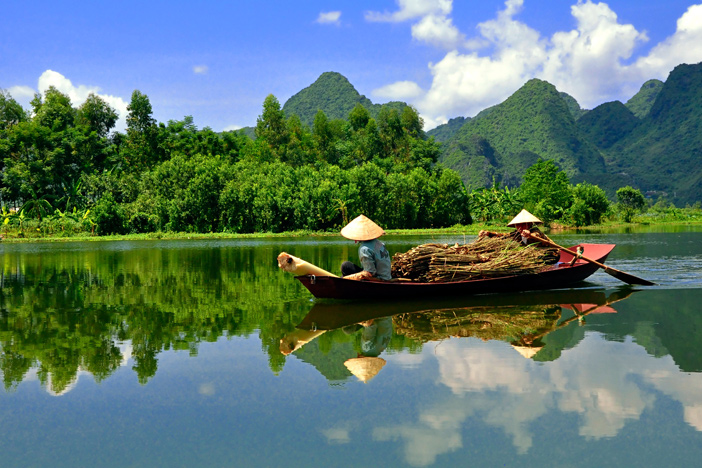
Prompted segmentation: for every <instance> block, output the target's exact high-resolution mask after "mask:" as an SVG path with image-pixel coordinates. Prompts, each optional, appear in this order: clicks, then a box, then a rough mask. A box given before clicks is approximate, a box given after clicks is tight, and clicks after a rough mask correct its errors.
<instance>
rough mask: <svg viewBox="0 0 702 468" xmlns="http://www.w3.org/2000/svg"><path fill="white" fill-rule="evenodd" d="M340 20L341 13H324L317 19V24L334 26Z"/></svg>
mask: <svg viewBox="0 0 702 468" xmlns="http://www.w3.org/2000/svg"><path fill="white" fill-rule="evenodd" d="M340 19H341V12H340V11H326V12H324V11H323V12H321V13H320V14H319V16H318V17H317V21H316V22H317V23H319V24H335V25H337V26H338V25H339V24H341V23H340V21H339V20H340Z"/></svg>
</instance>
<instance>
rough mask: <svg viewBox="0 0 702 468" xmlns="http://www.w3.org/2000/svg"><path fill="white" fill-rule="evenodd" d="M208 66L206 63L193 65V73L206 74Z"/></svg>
mask: <svg viewBox="0 0 702 468" xmlns="http://www.w3.org/2000/svg"><path fill="white" fill-rule="evenodd" d="M209 70H210V68H209V67H208V66H207V65H195V66H194V67H193V73H195V74H196V75H207V72H208V71H209Z"/></svg>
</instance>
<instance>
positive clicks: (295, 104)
mask: <svg viewBox="0 0 702 468" xmlns="http://www.w3.org/2000/svg"><path fill="white" fill-rule="evenodd" d="M357 104H360V105H362V106H363V107H365V108H366V109H367V110H368V112H369V113H370V115H371V117H373V118H377V117H378V113H379V112H380V109H381V108H382V107H388V108H390V109H397V110H398V111H399V112H401V111H402V109H403V108H404V107H406V106H407V104H406V103H404V102H389V103H386V104H382V105H381V104H373V103H372V102H371V100H370V99H368V98H367V97H365V96H363V95H361V94H360V93H359V92H358V91H356V88H354V87H353V85H352V84H351V83H350V82H349V80H348V79H347V78H346V77H345V76H343V75H341V74H339V73H335V72H326V73H322V75H320V77H319V78H317V80H316V81H315V82H314V83H312V84H311V85H310V86H308V87H307V88H305V89H303V90H302V91H300V92H298V93H297V94H295V95H294V96H292V97H291V98H290V99H288V100H287V101H286V102H285V104H284V105H283V112H285V115H286V116H288V117H290V116H292V115H297V116H298V117H299V118H300V120H301V121H302V123H304V124H306V125H308V126H310V127H312V125H313V123H314V118H315V116H316V115H317V112H318V111H320V110H321V111H322V112H324V114H325V115H326V116H327V118H328V119H329V120H334V119H346V118H347V117H348V116H349V114H350V113H351V111H352V110H353V108H354V107H355V106H356V105H357Z"/></svg>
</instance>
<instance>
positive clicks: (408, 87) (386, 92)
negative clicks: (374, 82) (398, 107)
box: [373, 81, 424, 101]
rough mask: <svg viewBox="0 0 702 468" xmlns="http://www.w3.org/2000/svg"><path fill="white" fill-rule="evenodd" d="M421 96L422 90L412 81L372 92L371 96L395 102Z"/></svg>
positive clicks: (401, 82)
mask: <svg viewBox="0 0 702 468" xmlns="http://www.w3.org/2000/svg"><path fill="white" fill-rule="evenodd" d="M422 94H424V91H423V90H422V88H420V87H419V85H418V84H417V83H415V82H413V81H398V82H396V83H392V84H389V85H386V86H383V87H382V88H378V89H375V90H373V96H377V97H379V98H384V99H389V100H395V101H405V100H411V99H415V98H417V97H419V96H421V95H422Z"/></svg>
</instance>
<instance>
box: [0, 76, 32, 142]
mask: <svg viewBox="0 0 702 468" xmlns="http://www.w3.org/2000/svg"><path fill="white" fill-rule="evenodd" d="M26 120H27V112H26V111H25V110H24V109H23V108H22V106H21V105H20V104H19V103H18V102H17V101H15V100H14V99H13V98H12V96H11V95H10V93H9V92H7V91H5V90H4V89H1V88H0V138H2V137H3V135H2V132H3V131H4V130H6V129H7V128H9V127H11V126H13V125H17V124H18V123H20V122H25V121H26Z"/></svg>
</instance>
